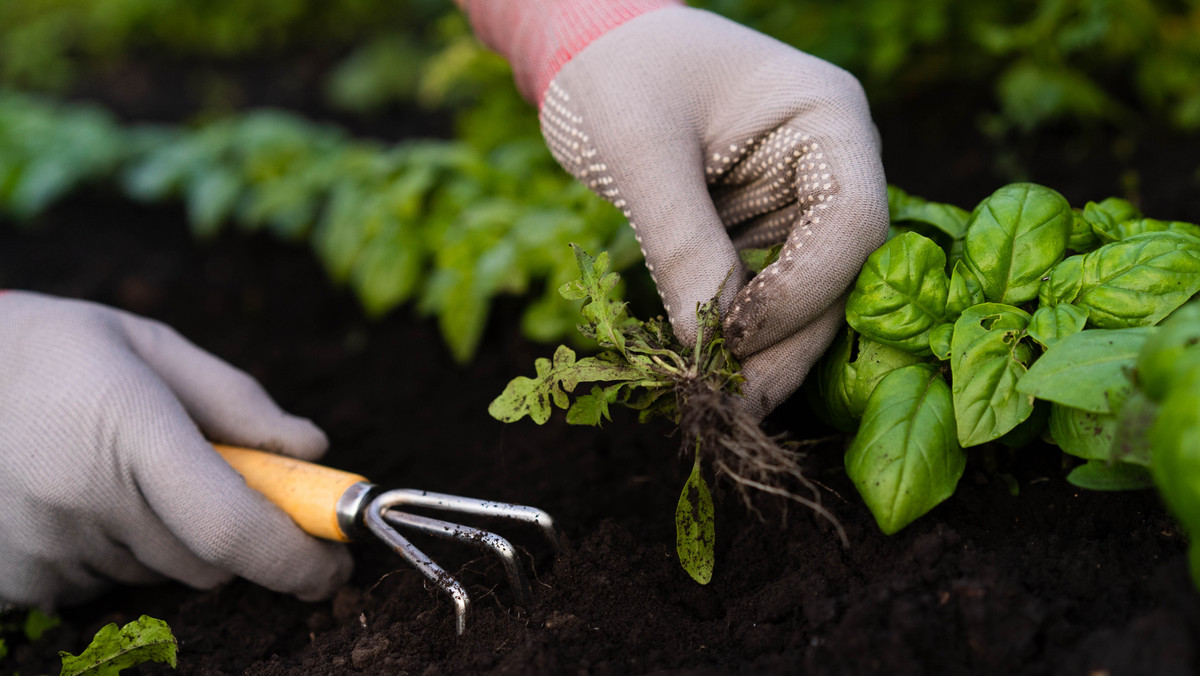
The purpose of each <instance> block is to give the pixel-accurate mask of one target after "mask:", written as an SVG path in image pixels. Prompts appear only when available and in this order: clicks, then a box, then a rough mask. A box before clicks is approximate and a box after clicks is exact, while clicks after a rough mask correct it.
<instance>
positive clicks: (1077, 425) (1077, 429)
mask: <svg viewBox="0 0 1200 676" xmlns="http://www.w3.org/2000/svg"><path fill="white" fill-rule="evenodd" d="M1116 426H1117V417H1116V416H1115V415H1113V414H1111V413H1095V412H1092V411H1084V410H1083V409H1078V408H1071V407H1070V406H1063V405H1062V404H1057V403H1052V404H1050V437H1051V438H1053V439H1054V443H1056V444H1058V447H1059V448H1061V449H1062V450H1063V452H1064V453H1068V454H1070V455H1073V456H1075V457H1077V458H1083V459H1084V460H1103V461H1105V462H1109V461H1111V460H1112V444H1113V437H1114V436H1115V435H1116Z"/></svg>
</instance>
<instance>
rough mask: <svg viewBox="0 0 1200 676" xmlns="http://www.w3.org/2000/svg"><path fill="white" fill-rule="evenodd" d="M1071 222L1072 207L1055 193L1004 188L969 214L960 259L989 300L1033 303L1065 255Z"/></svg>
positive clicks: (1028, 187)
mask: <svg viewBox="0 0 1200 676" xmlns="http://www.w3.org/2000/svg"><path fill="white" fill-rule="evenodd" d="M1071 223H1072V215H1071V205H1070V204H1068V203H1067V200H1066V199H1065V198H1064V197H1063V196H1062V195H1060V194H1058V193H1057V192H1055V191H1053V190H1051V189H1049V188H1045V187H1042V186H1039V185H1034V184H1032V183H1014V184H1012V185H1007V186H1004V187H1003V188H1000V189H999V190H997V191H996V192H994V193H992V195H991V196H989V197H988V198H987V199H985V200H983V202H981V203H980V204H979V206H977V207H975V211H974V212H972V214H971V220H970V221H969V222H968V224H967V235H966V237H965V238H964V240H963V244H964V247H965V248H964V252H963V260H964V262H966V264H967V267H969V268H970V269H971V272H974V273H975V276H976V277H978V278H979V281H980V282H981V283H982V284H983V293H984V296H985V297H986V298H987V299H988V300H990V301H993V302H1001V303H1008V304H1017V303H1023V302H1025V301H1028V300H1033V298H1035V297H1036V296H1037V292H1038V285H1039V284H1041V281H1042V277H1044V276H1045V275H1046V273H1047V272H1048V271H1049V270H1050V268H1052V267H1054V265H1055V264H1056V263H1058V262H1059V261H1060V260H1062V257H1063V254H1064V253H1065V252H1066V249H1067V240H1068V239H1069V237H1070V235H1071Z"/></svg>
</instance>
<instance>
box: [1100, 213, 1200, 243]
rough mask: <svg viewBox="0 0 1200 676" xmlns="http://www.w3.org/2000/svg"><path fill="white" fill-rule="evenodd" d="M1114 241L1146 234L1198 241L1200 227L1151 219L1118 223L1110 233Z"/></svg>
mask: <svg viewBox="0 0 1200 676" xmlns="http://www.w3.org/2000/svg"><path fill="white" fill-rule="evenodd" d="M1111 232H1112V234H1113V236H1114V237H1115V239H1117V240H1121V239H1129V238H1130V237H1133V236H1134V235H1141V234H1145V233H1147V232H1171V233H1175V234H1177V235H1185V236H1187V237H1194V238H1196V239H1197V240H1200V225H1195V224H1193V223H1184V222H1183V221H1159V220H1155V219H1153V218H1138V219H1134V220H1132V221H1124V222H1122V223H1118V224H1117V226H1116V227H1115V228H1113V230H1112V231H1111Z"/></svg>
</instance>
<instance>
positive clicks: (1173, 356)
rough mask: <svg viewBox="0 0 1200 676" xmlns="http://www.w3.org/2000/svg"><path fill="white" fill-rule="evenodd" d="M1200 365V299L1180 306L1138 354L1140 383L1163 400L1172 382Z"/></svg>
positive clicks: (1150, 393) (1146, 390)
mask: <svg viewBox="0 0 1200 676" xmlns="http://www.w3.org/2000/svg"><path fill="white" fill-rule="evenodd" d="M1196 364H1200V301H1194V302H1191V303H1188V304H1187V305H1185V306H1183V307H1181V308H1179V310H1177V311H1175V313H1174V314H1172V315H1171V316H1170V317H1168V318H1167V319H1166V320H1165V321H1163V323H1162V324H1160V325H1159V327H1158V330H1157V331H1155V332H1154V335H1152V336H1150V338H1148V339H1147V340H1146V344H1145V346H1144V347H1143V348H1142V351H1141V352H1140V353H1139V354H1138V357H1137V380H1138V385H1139V386H1140V387H1141V388H1142V390H1143V391H1144V392H1145V393H1146V395H1147V396H1148V397H1150V399H1152V400H1154V401H1160V400H1161V399H1162V398H1163V397H1164V396H1166V394H1167V391H1168V390H1170V389H1171V385H1172V383H1173V382H1174V381H1175V380H1176V379H1177V378H1178V377H1179V376H1180V375H1181V374H1184V373H1186V372H1187V371H1188V370H1190V369H1191V368H1194V366H1193V365H1196Z"/></svg>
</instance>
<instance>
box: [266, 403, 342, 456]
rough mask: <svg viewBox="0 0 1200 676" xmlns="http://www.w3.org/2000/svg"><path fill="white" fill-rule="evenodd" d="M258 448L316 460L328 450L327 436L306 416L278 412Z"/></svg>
mask: <svg viewBox="0 0 1200 676" xmlns="http://www.w3.org/2000/svg"><path fill="white" fill-rule="evenodd" d="M264 436H265V439H264V440H263V441H262V442H261V443H260V444H258V447H259V448H262V449H264V450H268V451H271V452H274V453H279V454H281V455H287V456H291V457H293V458H298V459H300V460H317V459H319V458H321V457H322V456H323V455H325V452H326V451H328V450H329V437H328V436H326V435H325V432H324V431H323V430H321V428H320V427H317V425H316V423H314V422H313V421H311V420H309V419H308V418H301V417H299V416H294V415H289V414H287V413H280V414H279V418H278V419H277V420H275V421H274V425H272V429H270V430H269V432H268V433H267V434H266V435H264Z"/></svg>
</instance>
